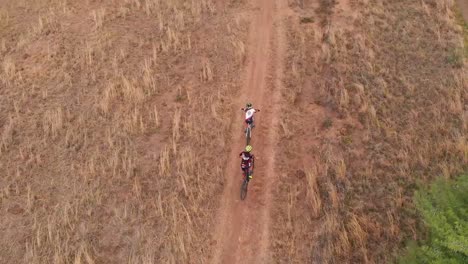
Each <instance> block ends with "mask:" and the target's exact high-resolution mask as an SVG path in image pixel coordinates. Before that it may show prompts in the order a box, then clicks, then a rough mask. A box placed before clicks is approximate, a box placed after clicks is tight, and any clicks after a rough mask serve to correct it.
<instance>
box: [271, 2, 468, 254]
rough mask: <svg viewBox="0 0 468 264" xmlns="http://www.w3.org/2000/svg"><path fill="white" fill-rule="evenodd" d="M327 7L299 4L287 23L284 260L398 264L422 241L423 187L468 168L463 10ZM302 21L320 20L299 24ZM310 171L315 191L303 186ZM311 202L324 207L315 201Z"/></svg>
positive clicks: (279, 222)
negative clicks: (408, 244)
mask: <svg viewBox="0 0 468 264" xmlns="http://www.w3.org/2000/svg"><path fill="white" fill-rule="evenodd" d="M316 2H320V7H318V8H316V5H314V3H316ZM316 2H314V1H301V5H295V4H292V7H293V9H294V10H295V11H296V16H292V17H291V18H290V19H289V21H288V24H289V35H288V40H289V45H290V47H289V49H288V50H289V56H288V62H287V66H286V67H285V68H286V69H287V70H286V71H285V75H286V80H285V85H286V89H285V90H284V96H283V97H284V100H285V101H286V102H288V103H289V104H294V107H285V108H284V109H283V111H282V113H283V117H282V118H281V120H283V124H282V126H283V127H287V128H288V130H289V131H290V133H291V134H292V135H293V136H287V135H286V134H285V133H283V134H282V135H281V142H280V145H281V146H284V148H285V150H284V151H285V152H286V153H288V159H284V160H282V161H281V162H280V165H279V166H280V167H281V168H282V171H281V176H280V178H279V181H280V183H279V185H280V186H281V187H280V188H279V190H277V191H276V192H275V194H274V197H276V200H275V203H276V205H275V207H276V209H274V212H273V213H272V215H273V216H275V217H274V220H273V221H274V230H273V231H274V233H273V239H274V241H273V242H272V243H273V248H274V252H275V254H274V258H275V259H277V262H279V263H283V262H289V260H294V263H390V262H392V261H395V260H396V258H397V257H398V255H399V250H400V249H401V245H402V244H403V243H404V241H405V240H406V239H408V238H413V239H417V238H418V237H419V234H418V233H417V232H416V228H417V219H418V217H417V215H415V213H414V212H413V211H412V210H411V208H412V207H413V204H412V199H411V198H412V196H413V192H414V190H415V186H416V185H417V183H418V182H427V181H429V180H432V179H434V178H436V177H438V176H439V175H442V176H443V177H445V178H449V177H450V176H452V175H457V174H459V173H461V172H462V171H464V170H466V164H468V163H467V161H468V160H467V155H466V153H467V148H468V145H467V141H466V135H467V132H468V131H467V126H466V109H465V108H466V102H467V100H468V97H467V96H468V90H467V89H468V86H467V79H466V77H467V76H468V74H467V71H466V65H465V64H464V61H463V54H461V53H460V52H458V51H461V50H462V49H463V48H464V47H463V41H462V32H461V30H460V27H459V26H458V25H457V24H456V22H455V14H454V12H453V3H454V2H453V1H431V0H424V1H378V0H370V1H367V0H358V1H316ZM290 3H291V2H290ZM343 10H344V11H343ZM303 14H312V16H313V17H315V18H316V20H317V21H318V22H319V23H314V24H307V23H300V20H299V19H298V17H300V16H302V15H303ZM454 51H457V52H456V53H454ZM447 58H450V59H447ZM297 98H299V100H298V99H297ZM328 118H330V119H331V120H328ZM315 124H322V127H323V128H327V127H328V128H327V129H321V130H314V129H313V128H312V127H313V126H314V125H315ZM330 124H332V125H330ZM305 142H307V143H305ZM310 164H313V165H314V168H315V169H314V172H315V173H314V175H315V177H314V179H315V181H313V185H311V183H310V180H309V178H310V177H309V178H306V177H304V178H298V180H293V179H294V178H293V176H294V172H295V171H296V170H298V169H299V170H304V171H306V168H308V167H309V166H310ZM306 180H307V181H306ZM311 186H314V187H313V189H312V190H311V188H312V187H311ZM315 186H316V187H315ZM316 190H318V192H317V191H316ZM311 193H314V194H315V195H314V196H313V197H320V201H321V202H320V205H319V204H318V203H317V199H315V200H311V199H310V198H309V199H305V198H308V197H311ZM311 201H312V202H311ZM285 208H288V210H285ZM304 212H308V213H304ZM289 219H292V220H289ZM286 241H287V242H286Z"/></svg>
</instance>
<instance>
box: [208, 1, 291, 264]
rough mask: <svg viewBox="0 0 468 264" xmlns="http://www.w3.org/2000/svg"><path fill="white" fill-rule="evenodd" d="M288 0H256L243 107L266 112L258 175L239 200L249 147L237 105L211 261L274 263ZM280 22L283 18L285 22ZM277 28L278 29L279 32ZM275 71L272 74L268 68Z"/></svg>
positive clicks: (261, 119)
mask: <svg viewBox="0 0 468 264" xmlns="http://www.w3.org/2000/svg"><path fill="white" fill-rule="evenodd" d="M283 3H284V0H276V1H274V0H254V3H253V4H254V6H255V8H256V11H255V14H254V17H253V19H252V22H251V25H250V28H249V39H248V54H247V60H248V65H247V68H246V72H245V75H244V78H243V86H242V90H241V92H240V94H241V96H240V97H239V100H238V107H239V108H240V107H241V106H242V105H243V104H244V103H245V102H246V101H251V102H253V103H254V107H256V108H260V109H261V110H262V111H261V112H260V113H258V114H257V115H256V128H255V129H254V130H253V133H252V143H251V144H252V146H253V153H254V154H255V156H256V162H255V170H254V174H253V176H254V178H253V180H252V181H251V182H250V184H249V190H248V194H247V198H246V200H244V201H241V200H240V197H239V190H240V185H241V182H242V177H241V170H240V166H239V165H240V160H239V157H238V154H239V152H240V151H241V150H242V149H243V148H244V147H245V138H244V135H243V115H242V112H241V111H240V110H239V109H238V108H236V109H235V111H236V118H235V119H234V122H235V123H234V125H233V128H232V131H231V135H232V136H231V138H232V142H233V144H232V146H231V147H232V149H231V152H230V157H229V162H228V163H227V164H226V165H227V166H226V171H225V177H226V183H225V186H224V188H225V189H224V193H223V197H222V200H221V206H220V210H219V213H218V216H217V217H218V218H217V220H218V221H217V223H218V224H217V226H216V228H215V234H214V238H215V240H216V246H215V251H214V253H213V254H214V255H213V259H212V263H269V262H271V254H269V253H268V246H269V245H270V243H269V222H270V221H269V218H270V216H269V213H270V207H271V206H270V205H271V198H270V196H271V194H270V193H271V192H270V189H271V186H272V184H273V183H272V182H273V181H274V180H275V178H276V176H275V170H274V159H275V145H276V142H277V131H276V128H277V127H278V126H277V124H278V119H277V116H278V114H279V105H280V103H279V100H280V91H279V90H280V87H281V76H282V71H283V69H282V60H283V54H284V46H285V45H283V44H281V43H282V41H283V40H284V39H283V38H281V36H280V35H281V34H282V30H281V28H282V27H281V26H279V27H275V22H279V21H278V20H277V19H276V18H277V17H278V14H279V13H278V10H279V9H282V8H284V7H287V5H285V4H283ZM280 24H281V23H280ZM275 29H278V30H277V31H275ZM269 71H271V74H270V73H269Z"/></svg>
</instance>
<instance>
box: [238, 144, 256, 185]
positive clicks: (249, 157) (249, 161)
mask: <svg viewBox="0 0 468 264" xmlns="http://www.w3.org/2000/svg"><path fill="white" fill-rule="evenodd" d="M239 157H241V158H242V160H241V170H242V171H244V172H245V173H246V174H247V175H248V178H247V181H249V180H251V179H252V178H253V175H252V171H251V168H252V166H253V164H254V159H255V158H254V155H253V154H252V146H251V145H247V146H246V147H245V150H244V151H242V152H241V153H240V154H239Z"/></svg>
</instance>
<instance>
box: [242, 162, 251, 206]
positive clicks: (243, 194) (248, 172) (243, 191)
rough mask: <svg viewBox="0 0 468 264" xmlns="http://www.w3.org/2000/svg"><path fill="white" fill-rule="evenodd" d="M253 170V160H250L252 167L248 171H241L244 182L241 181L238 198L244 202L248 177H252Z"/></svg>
mask: <svg viewBox="0 0 468 264" xmlns="http://www.w3.org/2000/svg"><path fill="white" fill-rule="evenodd" d="M253 168H254V160H252V165H251V166H250V168H248V169H243V170H242V171H243V172H244V173H243V174H244V180H243V181H242V185H241V189H240V198H241V200H244V199H245V197H247V187H248V186H249V176H250V175H252V173H253Z"/></svg>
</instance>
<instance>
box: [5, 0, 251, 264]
mask: <svg viewBox="0 0 468 264" xmlns="http://www.w3.org/2000/svg"><path fill="white" fill-rule="evenodd" d="M242 5H243V3H241V2H239V1H226V2H217V1H212V0H197V1H189V0H168V1H160V0H122V1H113V0H105V1H95V0H85V1H67V0H35V1H26V0H18V1H7V0H0V54H1V58H2V59H1V65H0V212H1V213H0V237H2V239H1V240H0V262H1V263H188V262H190V263H202V262H204V261H205V260H206V259H208V258H209V257H210V254H211V251H210V245H211V240H210V239H211V238H210V235H211V234H210V232H209V231H210V226H211V225H212V224H213V221H214V220H213V214H214V210H215V209H216V208H217V207H218V200H217V199H216V197H217V196H218V195H219V194H220V192H221V190H222V182H223V177H222V174H221V171H222V169H223V167H222V166H223V162H224V161H225V159H226V158H227V155H226V153H227V152H226V150H225V144H227V143H228V138H227V137H226V134H227V131H228V130H229V128H230V126H231V122H230V120H231V115H232V113H233V111H232V98H235V96H236V95H237V93H238V86H239V81H238V75H239V72H240V70H241V69H242V65H243V63H244V56H245V50H246V47H245V44H244V39H245V35H246V32H245V29H246V26H247V24H248V18H247V17H245V16H243V15H242V13H241V12H240V11H239V10H240V9H241V8H242ZM226 62H229V63H226ZM213 153H216V157H217V158H215V157H214V156H213ZM189 260H190V261H189Z"/></svg>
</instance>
